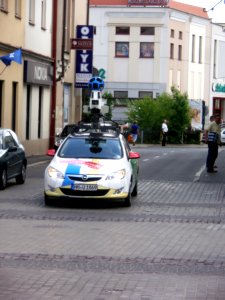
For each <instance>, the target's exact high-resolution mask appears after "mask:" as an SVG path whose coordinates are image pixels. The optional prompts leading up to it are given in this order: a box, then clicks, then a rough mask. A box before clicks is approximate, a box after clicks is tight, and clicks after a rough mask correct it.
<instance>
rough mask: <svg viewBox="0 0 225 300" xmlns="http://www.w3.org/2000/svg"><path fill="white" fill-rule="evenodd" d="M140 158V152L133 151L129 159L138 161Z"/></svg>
mask: <svg viewBox="0 0 225 300" xmlns="http://www.w3.org/2000/svg"><path fill="white" fill-rule="evenodd" d="M140 157H141V156H140V153H138V152H133V151H131V152H129V159H138V158H140Z"/></svg>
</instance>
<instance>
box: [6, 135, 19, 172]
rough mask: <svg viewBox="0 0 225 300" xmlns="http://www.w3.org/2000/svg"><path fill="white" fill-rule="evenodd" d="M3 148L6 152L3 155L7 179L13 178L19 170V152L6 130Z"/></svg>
mask: <svg viewBox="0 0 225 300" xmlns="http://www.w3.org/2000/svg"><path fill="white" fill-rule="evenodd" d="M3 147H4V149H5V150H7V152H6V155H5V160H6V165H7V177H8V178H12V177H15V176H16V175H17V174H19V172H20V170H21V154H20V152H21V150H20V148H19V147H18V145H17V143H16V141H15V140H14V138H13V137H12V135H11V133H10V132H9V131H8V130H5V132H4V137H3Z"/></svg>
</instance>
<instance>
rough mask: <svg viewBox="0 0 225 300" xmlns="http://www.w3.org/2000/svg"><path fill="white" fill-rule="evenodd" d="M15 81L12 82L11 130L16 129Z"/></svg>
mask: <svg viewBox="0 0 225 300" xmlns="http://www.w3.org/2000/svg"><path fill="white" fill-rule="evenodd" d="M17 85H18V83H17V82H13V84H12V130H13V131H16V109H17Z"/></svg>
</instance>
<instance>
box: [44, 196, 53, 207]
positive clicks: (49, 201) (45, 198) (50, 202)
mask: <svg viewBox="0 0 225 300" xmlns="http://www.w3.org/2000/svg"><path fill="white" fill-rule="evenodd" d="M44 201H45V205H46V206H51V205H52V200H51V199H49V197H48V196H47V195H46V194H44Z"/></svg>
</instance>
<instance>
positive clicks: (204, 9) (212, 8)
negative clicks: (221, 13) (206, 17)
mask: <svg viewBox="0 0 225 300" xmlns="http://www.w3.org/2000/svg"><path fill="white" fill-rule="evenodd" d="M222 1H223V0H220V1H219V2H217V3H216V4H215V5H214V6H213V7H211V8H210V9H208V10H207V9H206V8H203V11H204V12H209V11H210V10H214V8H215V7H216V6H217V5H218V4H219V3H220V2H222Z"/></svg>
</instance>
